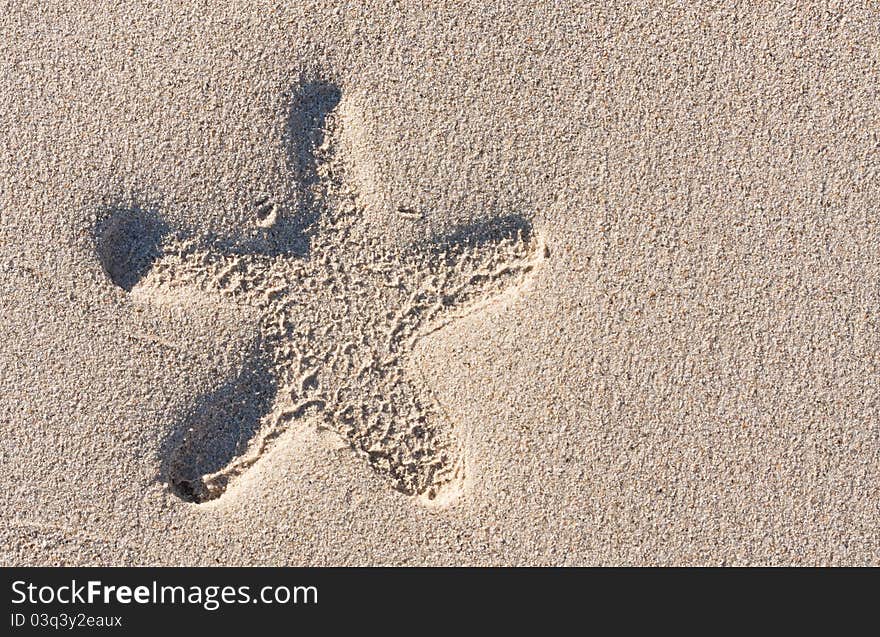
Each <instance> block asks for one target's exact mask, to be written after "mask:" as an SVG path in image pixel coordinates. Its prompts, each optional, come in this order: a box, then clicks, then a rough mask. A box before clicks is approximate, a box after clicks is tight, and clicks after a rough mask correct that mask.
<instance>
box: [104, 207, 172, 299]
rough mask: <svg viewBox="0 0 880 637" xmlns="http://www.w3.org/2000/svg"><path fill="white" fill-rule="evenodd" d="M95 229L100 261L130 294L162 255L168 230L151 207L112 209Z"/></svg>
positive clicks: (107, 211)
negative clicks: (163, 243) (163, 242)
mask: <svg viewBox="0 0 880 637" xmlns="http://www.w3.org/2000/svg"><path fill="white" fill-rule="evenodd" d="M100 218H101V221H99V222H98V224H97V226H96V227H95V250H96V252H97V253H98V260H99V261H100V263H101V266H103V268H104V271H105V272H106V273H107V276H108V277H109V278H110V280H111V281H113V283H114V284H116V285H118V286H119V287H121V288H122V289H123V290H125V291H127V292H130V291H131V289H132V288H133V287H134V286H135V285H137V283H138V281H140V280H141V279H142V278H143V277H144V276H145V275H146V274H147V272H149V271H150V268H151V267H152V265H153V263H154V262H155V261H156V259H158V258H159V257H160V256H161V255H162V241H163V239H164V238H165V235H167V234H168V227H167V225H166V224H165V222H164V221H163V220H162V219H161V218H160V217H159V214H158V213H157V212H156V211H155V210H153V209H151V208H141V207H138V206H134V207H122V206H111V207H109V208H107V209H105V210H104V211H103V213H102V214H101V215H100Z"/></svg>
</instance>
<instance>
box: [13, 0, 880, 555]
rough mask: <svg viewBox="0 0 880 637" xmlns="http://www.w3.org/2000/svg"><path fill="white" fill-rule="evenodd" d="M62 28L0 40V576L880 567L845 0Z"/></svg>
mask: <svg viewBox="0 0 880 637" xmlns="http://www.w3.org/2000/svg"><path fill="white" fill-rule="evenodd" d="M81 4H82V3H74V2H70V3H53V2H33V3H20V2H15V3H13V2H7V3H4V6H3V10H2V11H0V78H2V81H0V290H2V296H0V311H2V320H0V423H2V432H3V436H2V443H0V462H2V467H0V469H2V470H0V510H2V512H3V513H2V518H0V563H2V564H4V565H25V564H27V565H51V564H70V565H97V564H116V565H125V564H155V565H214V564H230V565H231V564H235V565H269V564H278V565H347V564H357V565H371V564H376V565H386V564H405V565H446V564H462V565H514V564H515V565H594V564H601V565H632V564H635V565H643V564H662V565H677V564H698V565H716V564H727V565H745V564H798V565H800V564H804V565H815V564H834V565H878V564H880V534H878V532H877V529H878V528H880V334H878V327H880V326H878V309H880V221H878V220H880V11H878V8H877V6H876V5H875V4H873V3H869V2H865V3H861V2H847V3H843V2H833V3H832V2H816V3H807V2H795V3H752V4H749V5H742V4H735V3H725V2H722V3H711V4H708V5H700V6H692V7H684V6H683V5H681V3H668V6H660V4H659V3H653V2H651V3H648V2H644V3H639V2H636V3H630V2H621V3H617V5H618V6H612V5H610V4H609V3H607V2H572V3H564V2H560V3H544V5H532V4H529V3H524V2H514V3H486V2H479V3H473V4H470V5H468V6H464V4H463V3H436V4H435V5H433V6H431V5H430V4H428V5H426V4H418V6H417V5H416V3H404V2H389V3H383V2H374V1H371V2H364V3H317V2H316V3H312V4H309V3H292V2H285V3H269V2H224V3H213V2H209V3H192V4H189V3H179V2H161V3H159V2H156V3H140V2H130V3H124V6H119V3H106V4H105V5H99V3H89V7H88V9H83V8H81V7H80V5H81ZM334 4H336V5H337V6H333V5H334ZM453 4H454V5H455V6H453Z"/></svg>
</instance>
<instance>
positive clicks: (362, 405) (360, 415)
mask: <svg viewBox="0 0 880 637" xmlns="http://www.w3.org/2000/svg"><path fill="white" fill-rule="evenodd" d="M407 367H408V368H409V369H408V370H407V371H406V372H404V371H403V370H402V368H401V366H399V365H398V362H397V361H386V362H385V363H380V362H377V363H376V364H374V365H373V366H370V367H368V368H362V369H361V371H360V377H359V378H353V379H352V381H351V384H352V386H350V387H347V388H345V389H344V390H342V391H340V392H337V396H338V395H340V394H341V395H345V396H347V397H348V399H347V400H344V401H333V402H331V407H330V410H331V412H332V414H333V416H332V418H329V419H328V420H327V421H326V422H327V426H328V427H330V428H332V429H334V430H335V431H336V433H338V434H339V435H340V436H342V437H343V438H345V439H346V440H348V442H349V443H350V444H351V446H352V447H353V448H354V449H355V450H356V451H358V452H359V453H361V454H363V455H364V456H366V458H367V459H368V461H369V463H370V464H371V465H372V466H373V468H374V469H376V470H377V471H378V472H380V473H381V474H384V475H385V476H387V477H388V478H389V479H390V481H391V483H392V485H393V486H394V488H395V489H397V490H398V491H401V492H402V493H405V494H407V495H417V496H421V497H423V498H425V499H426V500H427V501H432V500H435V498H437V497H438V496H439V495H441V494H442V493H448V492H449V491H450V490H453V489H456V488H459V487H460V483H461V481H462V479H463V461H462V452H461V448H460V445H459V442H458V440H457V438H456V436H455V433H454V432H453V428H452V424H451V421H450V420H449V418H448V417H447V416H446V415H445V414H444V413H443V409H442V407H441V405H440V404H439V402H438V401H437V400H436V399H435V398H434V396H433V394H432V392H431V391H430V389H428V387H427V385H426V384H425V383H424V382H416V381H415V380H414V378H415V377H417V376H421V373H420V372H419V371H418V370H416V369H413V366H412V365H408V366H407Z"/></svg>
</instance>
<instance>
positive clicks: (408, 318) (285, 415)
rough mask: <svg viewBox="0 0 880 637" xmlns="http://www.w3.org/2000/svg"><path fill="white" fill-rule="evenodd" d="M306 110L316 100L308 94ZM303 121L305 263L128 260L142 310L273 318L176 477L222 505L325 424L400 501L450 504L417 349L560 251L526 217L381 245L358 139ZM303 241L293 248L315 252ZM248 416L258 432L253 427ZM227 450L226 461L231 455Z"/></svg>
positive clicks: (183, 254)
mask: <svg viewBox="0 0 880 637" xmlns="http://www.w3.org/2000/svg"><path fill="white" fill-rule="evenodd" d="M303 95H305V96H303ZM298 99H300V102H303V101H307V100H308V99H309V93H308V92H307V91H306V92H305V93H304V94H302V95H300V97H299V98H298ZM311 99H314V96H312V98H311ZM336 101H338V100H336ZM333 106H334V107H335V104H333ZM305 110H306V109H304V107H303V108H300V109H299V111H298V112H304V111H305ZM297 121H298V122H299V124H301V126H298V127H295V128H299V129H305V130H306V133H305V134H303V133H302V130H300V131H299V139H300V140H305V141H301V142H300V143H301V144H303V147H304V148H305V152H304V153H299V154H300V155H302V154H305V155H307V156H308V158H309V159H308V160H307V161H302V162H300V166H299V169H294V171H293V172H294V177H295V178H297V181H298V188H299V199H300V201H301V202H302V203H303V208H304V209H305V212H303V211H302V210H301V211H300V212H301V213H302V214H300V215H299V218H301V219H306V223H304V224H302V226H301V228H300V229H298V231H297V232H299V233H300V234H298V235H297V236H298V238H299V239H302V238H303V237H305V245H306V246H307V249H306V250H304V251H301V253H296V252H295V251H290V250H288V251H284V250H280V251H279V250H274V251H273V250H258V249H250V248H248V249H241V246H233V247H232V248H229V247H226V248H224V247H223V246H222V245H220V244H218V243H217V242H214V243H213V244H212V243H210V242H209V241H208V240H207V239H205V238H199V237H192V236H190V237H185V236H182V235H180V234H177V235H174V236H171V237H169V238H166V239H165V240H164V241H163V242H162V244H161V246H159V247H158V249H157V250H156V251H155V253H153V254H152V256H151V257H150V259H149V267H148V268H147V267H142V266H143V263H141V264H140V265H138V259H137V258H135V257H133V256H132V254H131V250H129V251H128V252H127V253H126V254H125V255H123V257H122V262H123V265H124V266H125V268H128V269H127V270H125V272H131V271H132V270H138V269H139V268H140V269H142V270H143V272H140V271H138V274H137V276H134V277H132V279H133V280H129V281H126V282H125V285H124V287H131V293H132V296H133V297H134V298H135V299H136V300H138V301H139V302H145V303H166V302H178V303H179V302H181V301H184V302H189V300H190V299H194V298H198V297H202V298H204V297H210V298H215V299H218V300H222V302H230V303H235V304H240V305H244V306H248V307H249V308H251V309H252V310H253V311H254V312H255V315H256V316H258V317H259V318H258V326H257V330H258V339H257V346H256V348H255V352H254V355H253V357H252V358H251V359H250V362H249V363H248V364H247V365H246V366H245V369H244V370H243V371H242V373H241V374H240V376H239V377H238V378H236V379H235V380H234V381H233V382H232V383H230V385H229V386H228V387H225V388H222V389H221V391H220V392H219V396H218V395H213V396H211V397H208V398H209V399H208V400H206V401H205V405H206V408H203V409H201V410H200V411H199V410H197V412H198V413H197V414H196V417H195V418H193V419H191V420H189V421H187V423H186V427H185V431H183V432H182V435H179V436H177V438H175V439H174V440H173V444H172V445H171V448H170V449H169V454H168V457H167V459H166V473H167V476H166V477H167V479H168V480H169V482H170V484H171V486H172V488H173V489H174V491H175V492H176V493H177V494H178V495H179V496H181V497H182V498H184V499H185V500H188V501H191V502H205V501H208V500H213V499H216V498H218V497H219V496H221V495H222V494H223V493H224V492H225V491H226V489H227V487H228V486H229V485H230V484H231V483H232V482H233V481H234V480H235V479H236V477H237V476H240V475H242V474H243V473H244V472H245V471H247V469H248V468H249V467H251V466H253V464H254V463H255V462H257V461H258V460H259V458H260V457H261V456H262V455H263V454H264V453H266V451H267V450H268V449H269V448H270V447H271V446H272V444H273V442H274V441H275V440H277V439H278V437H279V435H281V434H282V433H283V432H284V431H285V430H286V429H287V428H288V427H289V426H290V425H291V423H294V422H298V421H302V420H304V419H314V420H315V421H316V422H317V423H318V425H319V426H321V427H325V428H327V429H330V430H332V431H334V432H336V433H337V434H339V435H340V436H341V437H343V438H344V439H345V440H346V441H348V443H349V444H350V445H351V447H352V448H353V449H354V450H356V451H357V452H358V453H359V454H362V455H363V456H365V457H366V458H367V460H368V461H369V463H370V465H372V467H373V468H375V469H376V470H377V471H378V472H380V473H381V474H383V475H385V476H387V478H388V479H389V480H390V481H391V484H392V485H393V487H394V488H396V489H398V490H399V491H401V492H403V493H405V494H409V495H413V496H420V497H421V498H423V499H424V500H425V501H434V502H439V501H448V500H449V499H451V498H452V497H454V496H455V495H456V494H457V493H458V492H459V491H460V487H461V483H462V480H463V478H464V469H465V468H464V466H463V454H462V450H461V445H460V442H459V441H458V440H457V438H456V436H455V432H454V428H453V427H452V426H451V423H450V422H449V419H448V418H447V417H446V416H445V414H444V411H443V408H442V406H441V405H440V404H439V402H438V401H437V399H436V398H435V397H434V395H433V393H432V391H431V389H430V382H429V381H428V379H426V378H425V377H424V375H423V374H422V372H421V371H420V368H419V366H418V364H417V361H415V360H414V358H415V355H414V351H415V347H416V344H417V342H418V341H419V340H420V339H421V338H424V337H425V336H426V335H428V334H430V333H431V332H434V331H436V330H438V329H439V328H441V327H443V326H444V325H446V324H448V323H449V322H450V321H452V320H454V319H455V318H457V317H461V316H463V315H464V314H467V313H469V312H471V311H473V310H474V309H476V308H478V307H481V306H482V305H484V304H486V303H488V302H491V301H492V300H494V299H496V298H498V296H499V295H500V294H502V293H504V292H505V291H507V290H510V289H511V288H516V287H518V286H519V285H520V284H521V283H522V282H523V280H524V279H525V277H526V276H527V274H528V273H529V272H530V271H532V270H533V269H534V268H535V266H536V265H537V264H538V263H539V262H540V261H541V260H542V259H543V258H544V257H545V256H546V254H547V252H546V248H545V247H544V246H543V244H542V243H541V242H540V240H538V239H537V238H536V237H535V236H534V234H533V233H532V232H531V228H530V226H529V224H528V223H527V222H525V221H524V220H522V219H520V218H515V217H508V218H503V219H500V220H496V221H495V222H491V223H484V224H481V225H478V226H471V227H467V228H462V229H461V230H460V231H457V232H453V233H450V234H448V235H447V236H445V237H442V238H439V239H437V240H436V241H431V242H427V243H425V244H422V245H417V246H414V247H409V248H395V247H393V246H390V245H387V242H383V241H381V240H380V239H377V238H375V237H371V235H370V234H369V233H366V232H364V231H363V230H364V227H363V224H364V221H363V218H364V215H363V208H362V207H361V206H360V205H359V204H358V198H357V195H356V193H355V192H354V191H353V189H352V188H351V187H349V186H348V185H347V183H348V182H347V179H346V168H345V165H344V162H343V161H341V159H340V158H339V157H338V153H337V152H335V151H336V144H335V142H334V140H335V139H337V136H338V135H339V134H340V133H344V129H343V126H342V124H341V122H340V121H339V118H337V117H336V116H335V111H334V110H333V109H332V108H331V109H328V110H327V112H323V113H321V115H320V117H311V116H309V117H305V116H300V117H299V119H298V120H297ZM316 128H319V130H317V131H316V130H315V129H316ZM257 204H258V205H261V206H263V208H262V211H261V213H260V214H259V215H258V219H257V223H258V225H261V226H263V227H265V228H267V229H268V232H272V231H273V230H275V229H277V227H278V226H281V227H283V224H279V219H278V210H277V208H272V207H271V206H270V205H269V206H267V205H266V202H264V201H258V202H257ZM403 214H409V213H407V212H406V211H404V212H403ZM129 225H130V224H129ZM284 231H285V232H288V233H289V232H290V224H289V223H288V227H287V228H285V229H284ZM116 232H117V234H119V230H118V228H117V230H116ZM111 234H112V233H111ZM135 234H136V232H135ZM299 239H298V240H297V241H293V242H288V244H289V245H292V244H294V243H296V244H298V245H302V244H303V242H302V241H299ZM128 243H129V244H130V243H131V241H129V242H128ZM117 261H118V259H117ZM105 267H107V268H108V272H109V273H110V274H111V278H114V277H113V272H112V271H113V270H114V268H115V269H116V270H117V271H119V263H118V262H117V263H115V265H114V264H113V263H111V264H109V266H108V264H106V263H105ZM117 278H118V277H117ZM123 278H124V277H123ZM134 279H136V281H135V280H134ZM249 413H250V415H248V414H249ZM248 418H250V419H251V421H252V425H251V426H244V425H243V424H242V423H244V422H245V421H247V420H248ZM224 440H225V442H223V441H224ZM224 445H225V447H224ZM218 447H222V448H224V449H226V451H222V452H220V453H219V456H218V451H217V450H218ZM441 496H443V497H441Z"/></svg>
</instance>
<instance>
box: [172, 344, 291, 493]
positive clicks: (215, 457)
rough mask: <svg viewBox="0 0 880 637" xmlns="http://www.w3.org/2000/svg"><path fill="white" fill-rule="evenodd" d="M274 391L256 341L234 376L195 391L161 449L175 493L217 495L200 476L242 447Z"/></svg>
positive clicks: (225, 460) (224, 463) (245, 446)
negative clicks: (199, 393) (200, 392)
mask: <svg viewBox="0 0 880 637" xmlns="http://www.w3.org/2000/svg"><path fill="white" fill-rule="evenodd" d="M276 392H277V387H276V383H275V379H274V377H273V376H272V374H271V373H270V370H269V367H268V365H267V364H266V361H265V358H264V356H262V355H261V352H260V348H259V347H256V348H255V350H254V351H253V352H252V353H251V355H250V356H249V357H248V359H247V360H246V361H245V363H244V365H243V366H242V368H241V370H240V371H239V372H238V374H237V375H236V376H235V377H234V378H232V379H230V380H229V381H227V382H225V383H223V384H222V385H221V386H220V387H218V388H217V389H215V390H214V391H211V392H209V393H207V394H204V395H202V396H200V397H198V398H197V399H196V401H195V403H194V404H193V405H192V407H191V408H190V409H189V410H188V411H187V413H186V415H185V416H184V417H183V418H182V419H181V420H180V422H179V423H178V424H177V426H176V427H174V429H173V431H172V433H171V434H170V435H169V436H168V438H167V439H166V440H165V443H164V444H163V448H162V451H161V456H162V458H163V459H164V462H163V466H162V474H163V476H164V478H165V479H166V480H167V481H168V483H169V485H170V486H171V488H172V490H173V491H174V493H176V494H177V495H178V496H179V497H180V498H181V499H183V500H186V501H187V502H204V501H205V500H209V499H212V498H213V497H216V495H212V494H210V493H209V492H208V490H207V488H206V487H205V484H204V482H203V480H202V477H203V476H204V475H206V474H210V473H213V472H215V471H218V470H220V469H222V468H223V467H225V466H226V465H228V464H229V463H230V462H231V461H232V460H233V459H234V458H235V457H236V456H238V455H240V454H241V453H242V452H244V451H245V449H246V448H247V445H248V442H249V441H250V440H251V438H253V436H254V435H255V434H256V432H257V431H258V430H259V427H260V419H261V418H262V417H263V415H265V414H266V413H268V412H269V410H270V409H271V406H272V402H273V401H274V399H275V394H276Z"/></svg>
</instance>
